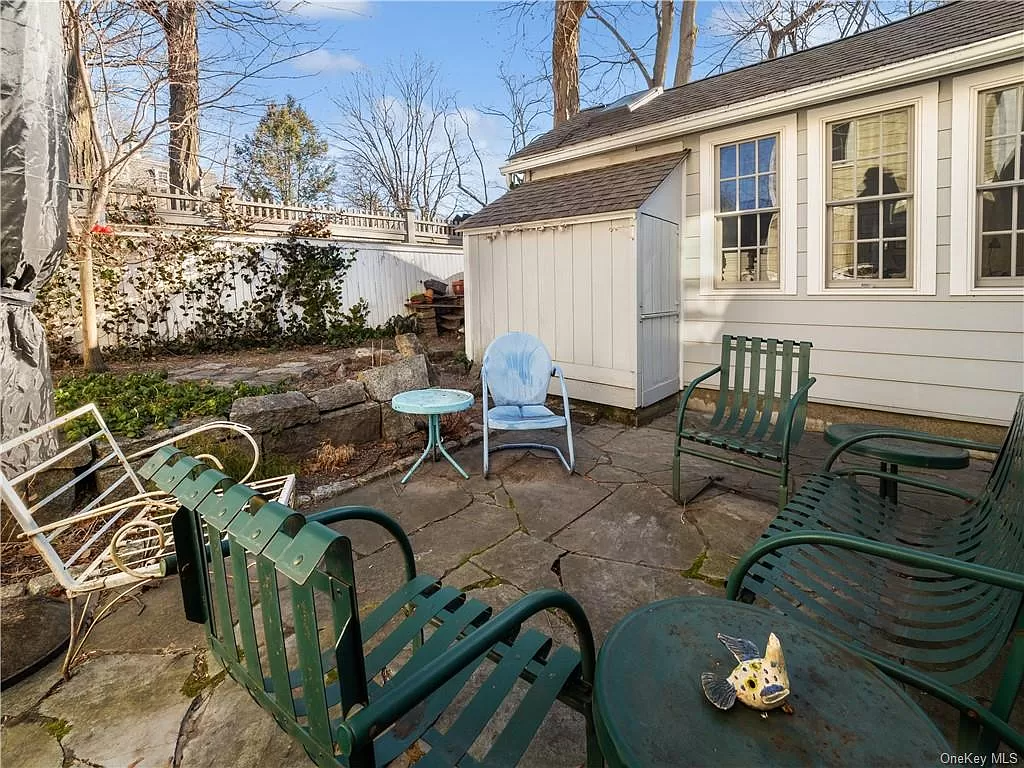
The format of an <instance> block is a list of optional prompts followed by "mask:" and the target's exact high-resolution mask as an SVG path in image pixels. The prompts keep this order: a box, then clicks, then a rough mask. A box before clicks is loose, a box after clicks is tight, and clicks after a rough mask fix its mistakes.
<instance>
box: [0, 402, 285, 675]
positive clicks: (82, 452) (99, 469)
mask: <svg viewBox="0 0 1024 768" xmlns="http://www.w3.org/2000/svg"><path fill="white" fill-rule="evenodd" d="M217 431H220V432H225V431H226V432H227V433H228V434H229V435H234V436H235V437H238V438H240V439H241V440H242V441H243V442H244V444H245V445H246V447H247V448H248V449H249V450H251V451H252V462H251V466H250V467H249V471H248V472H247V473H246V475H245V476H246V478H248V477H250V476H251V475H252V474H253V472H255V470H256V468H257V466H258V465H259V460H260V452H259V446H258V445H257V443H256V441H255V440H254V439H253V437H252V435H251V434H249V432H250V430H249V428H248V427H246V426H245V425H243V424H236V423H234V422H228V421H216V422H211V423H208V424H204V425H202V426H199V427H196V428H195V429H191V430H188V431H187V432H184V433H182V434H179V435H175V436H174V437H172V438H170V439H168V440H165V441H163V442H160V443H158V444H156V445H154V446H150V447H149V448H146V449H144V450H142V451H138V452H136V453H132V454H125V452H124V451H123V450H122V448H121V447H120V446H119V445H118V443H117V441H116V440H115V439H114V436H113V434H111V432H110V429H109V428H108V427H107V425H106V422H104V420H103V417H102V416H101V415H100V412H99V410H98V409H97V408H96V406H95V405H93V404H89V405H84V406H82V407H80V408H78V409H76V410H74V411H72V412H70V413H68V414H66V415H64V416H61V417H60V418H58V419H55V420H54V421H51V422H49V423H47V424H44V425H42V426H40V427H37V428H36V429H33V430H31V431H29V432H26V433H25V434H23V435H19V436H18V437H16V438H14V439H12V440H9V441H7V442H5V443H2V444H0V499H2V500H3V504H4V506H5V507H6V508H7V509H9V510H10V513H11V516H12V517H13V519H14V520H15V521H16V522H17V524H18V526H19V527H20V529H21V530H20V532H19V533H18V535H17V538H18V539H23V540H27V541H28V542H29V543H30V544H31V545H32V546H33V547H34V548H35V550H36V551H37V552H38V553H39V556H40V557H41V558H42V560H43V562H44V563H45V565H46V567H47V569H48V570H49V571H50V573H51V574H52V575H53V577H54V579H55V580H56V582H57V586H59V587H60V588H61V589H63V590H64V592H65V594H66V595H67V598H68V601H69V604H70V614H71V639H70V641H69V643H68V651H67V654H66V656H65V658H64V665H63V667H62V669H61V671H62V673H63V674H64V675H65V676H67V675H68V674H69V672H70V668H71V665H72V663H73V661H74V659H75V657H76V656H77V655H78V653H79V652H80V651H81V648H82V646H83V645H84V643H85V641H86V639H87V637H88V630H87V629H85V627H86V619H87V618H88V616H89V607H90V603H91V600H92V597H93V595H95V594H96V593H98V592H102V591H105V590H115V589H116V590H121V591H119V592H118V593H117V594H116V595H114V596H113V597H112V598H111V599H110V600H108V601H107V602H105V603H103V604H102V605H101V606H99V607H97V608H96V610H95V612H94V613H93V614H92V618H93V622H92V623H93V625H94V624H95V622H96V621H98V620H99V619H101V618H102V617H103V616H104V615H105V614H106V613H107V612H108V611H109V610H110V608H111V607H112V606H113V605H114V604H115V603H116V602H117V601H118V600H120V599H121V598H124V597H127V596H128V595H130V594H131V593H133V592H134V591H135V590H137V589H138V588H139V587H141V586H142V585H143V584H145V583H147V582H148V581H150V580H152V579H154V578H157V577H159V576H160V560H161V558H162V557H164V556H165V555H167V554H168V553H171V552H173V551H174V535H173V532H172V531H171V525H170V522H171V515H172V514H173V513H174V511H175V510H176V509H177V508H178V503H177V500H175V499H174V498H173V497H171V496H168V495H167V494H165V493H161V492H148V491H147V490H146V488H145V486H144V485H143V481H142V479H141V478H140V477H139V475H138V473H137V471H136V469H135V467H133V462H134V463H135V464H136V465H138V464H140V463H141V460H142V459H145V458H146V457H147V456H149V455H151V454H152V453H153V452H154V451H156V450H158V449H160V448H162V447H164V446H166V445H172V444H176V443H180V442H182V441H185V440H188V439H189V438H192V437H196V436H197V435H200V434H205V433H211V432H217ZM68 434H73V435H75V438H73V439H68V437H67V435H68ZM33 441H43V442H46V443H47V444H48V445H49V446H50V447H51V450H49V451H46V452H45V453H49V454H50V455H49V457H48V458H45V459H44V460H42V461H39V462H38V463H36V464H34V465H32V466H29V467H26V468H19V469H18V470H17V471H10V470H8V469H7V466H6V462H5V461H4V459H5V458H6V457H8V456H10V455H11V454H12V453H14V452H17V451H18V449H19V447H21V446H24V445H25V444H27V443H31V442H33ZM208 458H209V459H210V460H211V461H212V462H213V463H215V464H219V462H218V460H217V459H216V458H215V457H213V456H208ZM254 487H257V488H259V489H260V490H261V492H263V493H266V494H268V495H270V496H272V497H274V498H276V499H278V500H279V501H282V502H285V503H290V502H291V500H292V495H293V493H294V488H295V476H294V475H285V476H282V477H276V478H271V479H268V480H262V481H259V482H257V483H255V484H254ZM83 630H85V631H83Z"/></svg>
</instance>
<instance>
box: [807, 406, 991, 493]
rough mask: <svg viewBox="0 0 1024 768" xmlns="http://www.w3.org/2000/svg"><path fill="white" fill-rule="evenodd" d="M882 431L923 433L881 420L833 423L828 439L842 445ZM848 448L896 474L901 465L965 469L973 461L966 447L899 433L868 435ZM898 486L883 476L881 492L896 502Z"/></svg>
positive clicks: (827, 433)
mask: <svg viewBox="0 0 1024 768" xmlns="http://www.w3.org/2000/svg"><path fill="white" fill-rule="evenodd" d="M879 431H882V432H901V433H903V434H906V435H920V434H923V433H921V432H913V431H911V430H905V429H904V430H894V429H893V428H892V427H882V426H879V425H877V424H832V425H831V426H829V427H826V428H825V440H827V441H828V443H829V445H839V444H840V443H845V442H846V441H847V440H852V439H854V438H857V437H860V436H862V435H866V434H868V433H869V432H879ZM846 450H847V451H849V452H850V453H853V454H856V455H858V456H866V457H868V458H872V459H878V460H879V461H880V462H881V463H882V471H883V472H887V473H889V474H893V475H896V474H899V469H900V466H901V465H902V466H906V467H917V468H918V469H965V468H966V467H967V466H968V465H969V464H970V463H971V457H970V455H969V454H968V453H967V451H965V450H964V449H963V448H953V447H951V446H946V445H935V444H930V443H919V442H915V441H913V440H901V439H900V438H898V437H872V438H867V439H865V440H862V441H860V442H858V443H854V444H853V445H851V446H850V447H849V448H847V449H846ZM898 487H899V483H896V482H893V481H891V480H888V479H886V478H884V477H882V478H879V480H878V495H879V496H881V497H882V498H886V499H889V500H890V501H891V502H893V503H894V504H895V503H896V502H897V501H898Z"/></svg>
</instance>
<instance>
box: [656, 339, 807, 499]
mask: <svg viewBox="0 0 1024 768" xmlns="http://www.w3.org/2000/svg"><path fill="white" fill-rule="evenodd" d="M811 346H812V345H811V342H809V341H789V340H783V341H780V340H778V339H761V338H758V337H756V336H755V337H747V336H728V335H725V336H722V362H721V363H720V364H719V365H717V366H715V367H714V368H712V369H711V370H710V371H707V372H706V373H703V374H701V375H700V376H698V377H697V378H696V379H694V380H693V381H691V382H690V384H689V386H687V388H686V390H685V391H684V392H683V396H682V399H681V400H680V401H679V412H678V416H677V418H676V440H675V452H674V455H673V461H672V495H673V496H674V497H675V500H676V501H678V502H683V501H684V499H683V498H682V497H681V492H680V460H681V456H682V454H688V455H691V456H699V457H701V458H703V459H708V460H710V461H717V462H721V463H723V464H728V465H729V466H732V467H739V468H740V469H749V470H751V471H753V472H760V473H761V474H763V475H769V476H771V477H776V478H778V480H779V509H782V507H783V506H784V505H785V504H786V500H787V499H788V498H789V451H790V448H792V447H793V446H794V445H796V444H797V443H798V442H800V438H801V437H802V436H803V432H804V422H805V420H806V417H807V393H808V391H809V390H810V388H811V385H813V384H814V381H815V380H814V378H813V377H812V376H810V361H811ZM715 374H720V375H719V380H718V400H717V402H716V404H715V411H714V413H713V414H712V416H711V420H710V422H709V423H708V424H707V426H703V427H688V426H686V425H685V424H684V417H685V416H686V406H687V404H688V403H689V400H690V396H691V395H692V394H693V392H694V390H695V389H696V388H697V385H698V384H700V383H701V382H702V381H704V380H706V379H709V378H711V377H712V376H714V375H715ZM773 416H774V418H773ZM695 445H696V446H711V447H714V448H719V449H721V450H725V451H729V452H732V453H737V454H741V455H744V456H750V457H753V458H757V459H764V460H767V461H769V462H772V463H775V464H778V465H779V469H773V468H769V467H763V466H761V465H759V464H752V463H751V462H749V461H740V460H737V459H729V458H725V457H723V456H721V455H720V454H718V453H713V452H709V451H707V450H706V449H705V448H699V447H695ZM708 480H709V482H708V484H706V485H704V486H703V487H702V488H701V489H700V490H699V491H697V492H696V493H693V494H690V496H689V499H686V501H689V500H690V499H693V498H694V496H696V495H697V494H699V493H700V492H701V491H703V490H704V488H706V487H707V485H709V484H710V483H711V482H713V481H714V478H709V479H708Z"/></svg>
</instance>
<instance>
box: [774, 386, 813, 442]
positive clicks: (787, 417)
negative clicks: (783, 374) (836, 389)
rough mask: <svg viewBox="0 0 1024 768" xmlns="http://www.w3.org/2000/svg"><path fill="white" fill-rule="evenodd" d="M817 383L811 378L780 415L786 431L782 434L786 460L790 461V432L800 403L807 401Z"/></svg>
mask: <svg viewBox="0 0 1024 768" xmlns="http://www.w3.org/2000/svg"><path fill="white" fill-rule="evenodd" d="M815 381H817V378H816V377H814V376H811V378H809V379H808V380H807V381H805V382H804V384H803V386H802V387H800V389H798V390H797V391H796V392H795V393H794V394H793V397H792V398H790V401H789V404H788V405H787V406H786V410H785V411H783V412H782V413H781V414H779V421H781V422H782V423H783V425H784V426H783V430H784V431H783V433H782V456H783V459H784V460H787V461H788V459H789V440H790V432H791V431H792V429H793V417H794V416H796V411H797V408H798V407H799V406H800V403H801V402H804V401H806V400H807V393H808V392H810V390H811V386H812V385H813V384H814V382H815Z"/></svg>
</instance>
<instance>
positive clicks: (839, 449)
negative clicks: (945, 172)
mask: <svg viewBox="0 0 1024 768" xmlns="http://www.w3.org/2000/svg"><path fill="white" fill-rule="evenodd" d="M879 437H890V438H898V439H900V440H910V441H912V442H917V443H931V444H933V445H948V446H950V447H951V448H963V449H964V450H967V451H979V452H981V453H995V454H998V453H999V452H1000V451H1001V450H1002V447H1001V446H998V445H994V444H992V443H979V442H976V441H974V440H961V439H960V438H956V437H944V436H943V435H930V434H927V433H925V432H908V431H907V430H902V429H873V430H871V431H870V432H863V433H861V434H859V435H855V436H853V437H851V438H849V439H848V440H844V441H843V442H841V443H840V444H839V445H837V446H836V447H835V448H834V449H833V450H832V453H830V454H829V455H828V458H827V459H825V466H824V467H823V469H824V471H826V472H828V471H829V469H830V468H831V467H832V465H833V464H834V463H835V460H836V459H838V458H839V455H840V454H841V453H843V452H844V451H846V450H847V449H848V448H849V447H850V446H851V445H855V444H857V443H859V442H862V441H864V440H874V439H875V438H879Z"/></svg>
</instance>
